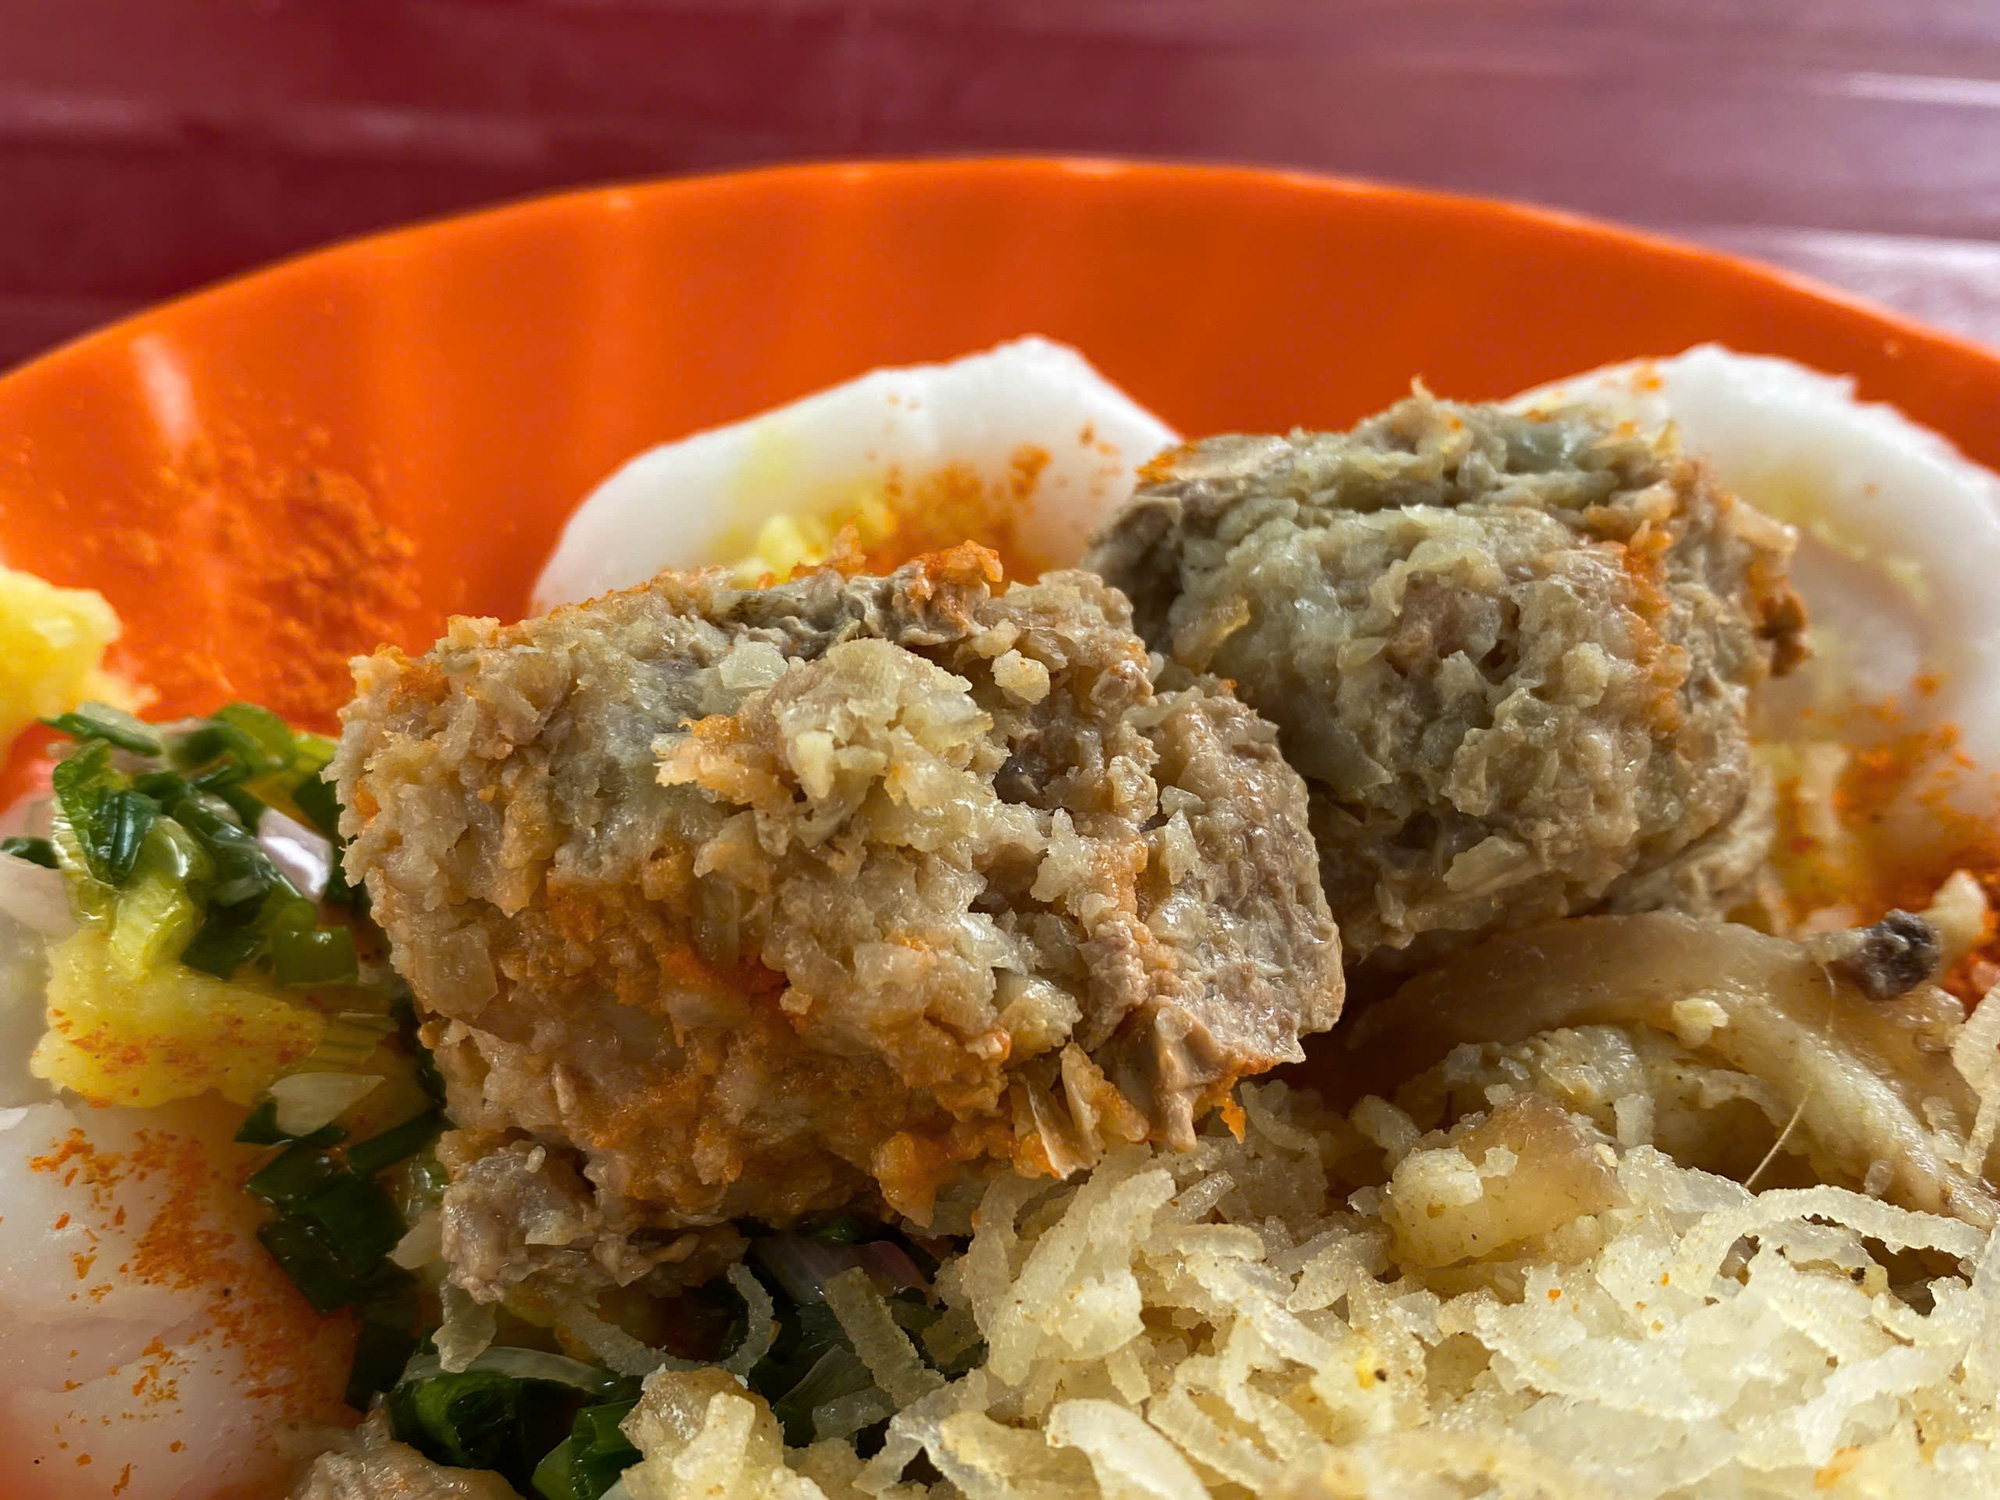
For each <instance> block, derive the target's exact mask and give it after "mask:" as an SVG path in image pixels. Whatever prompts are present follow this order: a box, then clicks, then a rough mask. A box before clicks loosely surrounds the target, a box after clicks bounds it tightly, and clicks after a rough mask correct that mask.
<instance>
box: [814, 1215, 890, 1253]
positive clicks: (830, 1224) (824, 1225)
mask: <svg viewBox="0 0 2000 1500" xmlns="http://www.w3.org/2000/svg"><path fill="white" fill-rule="evenodd" d="M803 1233H804V1234H805V1236H806V1237H807V1238H808V1239H815V1240H826V1241H828V1242H830V1243H832V1244H835V1245H858V1244H860V1243H861V1242H862V1241H863V1240H869V1239H877V1238H880V1236H881V1233H882V1228H881V1226H880V1225H879V1224H864V1223H862V1221H861V1220H859V1219H857V1218H855V1217H854V1215H853V1214H842V1215H841V1216H840V1217H838V1218H834V1219H822V1220H821V1221H820V1222H819V1223H817V1224H815V1225H813V1226H812V1227H811V1228H810V1229H807V1230H805V1231H803Z"/></svg>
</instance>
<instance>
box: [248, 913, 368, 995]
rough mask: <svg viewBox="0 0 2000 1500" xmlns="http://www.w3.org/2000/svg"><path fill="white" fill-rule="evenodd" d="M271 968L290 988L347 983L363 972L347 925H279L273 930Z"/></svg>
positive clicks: (286, 986) (279, 979) (278, 979)
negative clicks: (299, 926)
mask: <svg viewBox="0 0 2000 1500" xmlns="http://www.w3.org/2000/svg"><path fill="white" fill-rule="evenodd" d="M270 942H271V971H272V973H273V975H274V976H275V977H276V978H277V981H278V983H279V984H280V985H282V986H283V987H285V988H287V989H309V988H311V987H312V986H314V985H321V984H345V983H347V982H348V981H349V980H351V979H353V978H355V976H356V975H358V974H359V973H360V972H361V969H360V964H359V963H358V961H357V960H356V959H355V956H354V933H353V932H352V931H351V930H350V929H348V928H346V927H338V926H326V927H318V926H314V927H306V928H303V929H301V928H298V927H293V926H285V927H280V928H278V929H277V930H276V931H274V932H272V934H271V938H270Z"/></svg>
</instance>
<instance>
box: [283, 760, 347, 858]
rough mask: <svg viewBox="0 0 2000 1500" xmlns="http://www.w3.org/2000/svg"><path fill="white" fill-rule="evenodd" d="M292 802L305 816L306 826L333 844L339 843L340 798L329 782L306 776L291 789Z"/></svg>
mask: <svg viewBox="0 0 2000 1500" xmlns="http://www.w3.org/2000/svg"><path fill="white" fill-rule="evenodd" d="M292 801H293V802H294V803H296V804H297V806H298V809H299V811H300V812H302V813H304V814H305V815H306V816H305V821H306V822H307V823H308V824H310V825H311V826H312V827H314V828H317V829H318V830H319V831H320V832H321V833H323V834H325V835H326V836H327V837H328V838H329V839H332V840H333V841H334V842H336V843H338V842H339V841H340V798H339V796H338V795H337V794H336V793H335V792H334V790H333V784H332V783H331V782H328V781H325V780H323V779H322V778H320V777H318V776H308V777H307V778H306V779H305V780H304V781H301V782H300V783H299V784H298V785H297V786H296V787H294V788H292Z"/></svg>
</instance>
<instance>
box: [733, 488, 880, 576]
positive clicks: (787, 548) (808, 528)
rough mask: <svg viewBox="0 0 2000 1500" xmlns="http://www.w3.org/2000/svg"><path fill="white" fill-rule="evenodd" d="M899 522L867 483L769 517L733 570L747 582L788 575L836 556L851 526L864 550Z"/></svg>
mask: <svg viewBox="0 0 2000 1500" xmlns="http://www.w3.org/2000/svg"><path fill="white" fill-rule="evenodd" d="M896 526H897V516H896V513H895V511H894V510H893V509H891V507H890V504H889V497H888V495H887V493H885V491H884V490H883V489H881V488H880V487H872V486H863V487H860V488H857V489H856V490H854V491H853V492H852V493H849V494H846V495H842V496H841V497H840V498H839V499H838V500H837V501H834V502H832V503H830V504H828V505H826V506H824V507H815V508H814V509H813V510H810V511H806V510H788V511H780V512H779V513H778V514H777V515H774V516H771V517H769V518H768V519H767V520H765V522H764V523H763V525H761V526H760V527H758V529H757V536H756V540H755V541H753V542H752V543H751V544H750V548H749V551H748V552H747V553H746V554H745V555H743V556H742V557H739V558H738V559H737V561H736V563H735V564H734V565H733V566H732V568H731V572H733V573H734V574H735V576H736V581H737V582H738V583H741V584H744V585H746V586H747V585H751V584H755V583H756V582H757V581H758V580H759V579H761V578H767V577H768V578H789V577H790V576H791V575H792V574H793V573H795V572H797V571H798V570H799V569H800V568H811V567H817V566H818V565H819V564H820V563H823V562H825V561H826V560H827V559H828V558H830V557H832V556H833V554H834V551H835V547H836V544H837V543H838V542H839V540H840V534H841V533H842V532H843V531H852V532H853V540H854V544H855V546H856V547H857V548H858V549H859V550H860V551H862V552H864V553H865V552H869V551H871V550H873V549H874V548H877V547H879V546H881V545H882V543H884V542H886V541H887V540H888V539H889V538H890V537H891V536H893V535H894V534H895V532H896Z"/></svg>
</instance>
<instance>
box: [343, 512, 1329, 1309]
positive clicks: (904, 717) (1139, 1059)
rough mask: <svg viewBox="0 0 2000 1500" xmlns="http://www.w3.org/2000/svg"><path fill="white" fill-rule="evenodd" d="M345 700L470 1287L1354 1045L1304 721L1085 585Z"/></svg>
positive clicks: (665, 585) (349, 782) (1068, 1148)
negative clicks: (1344, 1029) (431, 1077)
mask: <svg viewBox="0 0 2000 1500" xmlns="http://www.w3.org/2000/svg"><path fill="white" fill-rule="evenodd" d="M358 678H359V695H358V696H357V698H356V699H355V701H354V702H353V704H352V705H351V706H350V707H349V708H348V710H347V712H346V719H345V731H344V734H343V737H342V740H341V745H340V750H339V754H338V756H337V758H336V761H335V774H336V776H337V778H338V782H339V787H340V792H341V797H342V801H343V803H344V805H345V807H346V809H347V810H346V813H345V816H344V818H343V825H342V827H343V832H344V833H346V834H347V835H348V836H349V837H350V838H351V840H352V842H351V843H350V844H349V845H348V848H347V853H346V860H347V867H348V869H349V871H350V872H351V873H353V874H354V875H357V876H359V877H360V878H361V879H363V880H365V882H366V884H367V889H368V892H369V895H370V898H371V900H372V902H373V905H374V912H375V915H376V917H377V919H378V920H379V921H380V923H381V925H382V926H383V928H384V930H385V931H386V932H387V933H388V935H389V937H390V940H391V942H392V944H393V947H394V959H395V962H396V965H397V967H398V969H399V970H400V972H401V973H402V974H403V975H405V976H406V977H407V978H408V980H409V982H410V984H411V985H412V987H413V988H414V990H415V994H416V998H417V1000H418V1002H419V1004H420V1007H421V1010H422V1013H423V1015H424V1017H425V1018H426V1025H425V1030H424V1035H425V1039H426V1040H427V1041H428V1042H429V1043H430V1044H431V1046H432V1047H433V1048H434V1049H435V1053H436V1058H437V1063H438V1066H439V1069H440V1070H441V1072H442V1073H443V1075H444V1077H445V1080H446V1084H447V1087H448V1090H449V1095H450V1106H451V1110H452V1114H453V1117H454V1119H455V1120H456V1122H457V1123H458V1125H459V1127H460V1131H459V1134H458V1135H457V1136H456V1137H455V1138H453V1139H452V1140H450V1141H449V1142H448V1150H447V1151H446V1152H445V1153H444V1155H445V1156H446V1158H447V1160H449V1161H450V1162H451V1163H452V1164H453V1172H454V1179H455V1180H454V1184H453V1188H452V1190H451V1191H449V1192H448V1193H447V1197H446V1205H445V1232H446V1254H447V1258H448V1259H450V1258H453V1257H454V1242H455V1240H456V1243H457V1249H458V1252H459V1253H458V1255H457V1260H458V1261H459V1262H461V1263H462V1265H461V1270H462V1271H463V1274H462V1275H461V1278H460V1279H461V1284H470V1287H471V1289H472V1290H473V1291H474V1292H475V1295H482V1296H489V1297H490V1296H497V1295H498V1294H499V1291H500V1290H501V1289H503V1288H504V1285H505V1284H506V1283H507V1281H508V1280H509V1279H510V1278H516V1279H518V1278H520V1277H522V1276H525V1275H527V1274H529V1273H530V1272H532V1271H533V1270H534V1269H535V1268H537V1267H541V1268H543V1269H551V1270H552V1269H555V1266H554V1264H553V1262H554V1261H559V1260H561V1259H563V1258H564V1255H565V1254H566V1253H567V1252H570V1251H575V1252H578V1253H585V1254H589V1255H592V1256H594V1258H595V1260H596V1263H597V1264H598V1266H599V1267H600V1268H601V1269H603V1270H605V1271H606V1272H608V1273H609V1274H611V1275H612V1276H613V1277H614V1279H617V1280H621V1281H622V1280H629V1279H632V1278H634V1277H635V1276H637V1275H639V1274H642V1273H643V1272H644V1270H645V1269H646V1267H647V1266H648V1265H649V1264H653V1263H656V1262H657V1261H658V1260H659V1259H661V1258H670V1257H671V1256H672V1255H676V1254H684V1253H688V1251H687V1250H686V1249H685V1248H683V1249H679V1250H676V1249H674V1248H673V1243H674V1242H673V1240H672V1235H671V1233H670V1232H671V1231H674V1230H678V1229H685V1228H687V1227H689V1226H699V1225H710V1224H716V1223H719V1222H721V1221H724V1220H728V1219H732V1218H736V1217H740V1216H748V1217H754V1218H759V1219H763V1220H766V1221H769V1222H773V1223H785V1222H789V1221H794V1220H797V1219H799V1218H801V1217H802V1216H808V1215H812V1214H815V1213H819V1212H823V1211H827V1210H832V1209H835V1208H840V1207H845V1206H849V1205H859V1204H878V1203H879V1202H881V1201H883V1200H886V1203H887V1205H888V1206H889V1207H891V1208H893V1209H895V1210H897V1211H899V1212H901V1213H904V1214H906V1215H909V1216H911V1217H912V1218H914V1219H917V1220H919V1221H922V1220H924V1219H925V1218H926V1216H927V1214H928V1213H929V1211H930V1206H931V1203H932V1196H933V1193H934V1191H935V1190H936V1188H937V1187H938V1186H939V1185H940V1184H941V1183H942V1182H944V1181H946V1180H947V1179H948V1178H950V1177H951V1176H952V1175H954V1174H955V1173H957V1172H959V1171H961V1170H964V1168H965V1166H966V1164H969V1163H974V1162H978V1161H982V1160H988V1161H999V1162H1013V1163H1014V1164H1016V1165H1017V1166H1019V1167H1021V1168H1022V1169H1024V1170H1030V1171H1046V1170H1051V1169H1053V1170H1056V1171H1063V1172H1066V1171H1068V1170H1071V1169H1073V1168H1075V1167H1078V1166H1081V1165H1084V1164H1087V1163H1089V1162H1091V1161H1094V1160H1095V1159H1096V1158H1097V1157H1098V1155H1100V1154H1101V1153H1102V1151H1104V1150H1105V1149H1107V1148H1108V1147H1110V1146H1112V1145H1115V1144H1116V1143H1118V1142H1120V1141H1128V1140H1139V1139H1155V1140H1166V1141H1172V1142H1179V1143H1188V1142H1191V1140H1192V1139H1193V1131H1194V1126H1195V1122H1196V1121H1197V1120H1198V1119H1199V1118H1200V1117H1201V1116H1203V1115H1204V1114H1205V1113H1207V1112H1208V1111H1210V1110H1211V1109H1214V1108H1217V1107H1230V1106H1229V1091H1230V1088H1231V1086H1232V1085H1233V1083H1234V1081H1235V1080H1236V1079H1237V1078H1238V1077H1239V1076H1241V1075H1243V1074H1247V1073H1254V1072H1257V1071H1260V1070H1262V1069H1265V1068H1268V1067H1270V1066H1272V1065H1274V1064H1276V1063H1278V1062H1281V1061H1285V1060H1289V1059H1295V1058H1297V1057H1299V1056H1300V1055H1301V1054H1300V1049H1299V1044H1298V1038H1299V1036H1300V1034H1301V1033H1302V1032H1311V1031H1316V1030H1320V1029H1323V1028H1324V1027H1326V1026H1328V1025H1330V1024H1332V1022H1333V1020H1334V1018H1335V1016H1336V1015H1337V1014H1338V1012H1339V1009H1340V1002H1341V996H1342V986H1343V981H1342V977H1341V964H1340V948H1339V938H1338V935H1337V932H1336V930H1335V928H1334V925H1333V923H1332V921H1331V919H1330V917H1329V915H1328V912H1327V906H1326V900H1325V897H1324V895H1323V894H1322V892H1321V889H1320V884H1319V879H1318V875H1317V870H1316V863H1315V856H1314V852H1313V843H1312V836H1311V832H1310V829H1309V825H1308V814H1307V801H1306V793H1305V787H1304V784H1303V783H1302V782H1301V780H1300V779H1299V777H1298V775H1297V773H1296V772H1294V771H1293V770H1292V769H1291V768H1290V767H1289V766H1288V765H1286V763H1285V762H1284V760H1283V758H1282V757H1281V756H1280V754H1279V751H1278V744H1277V734H1276V731H1275V730H1274V729H1273V728H1272V727H1271V725H1270V724H1268V723H1267V722H1266V721H1265V720H1263V719H1262V718H1260V717H1259V716H1258V715H1257V714H1255V713H1253V712H1252V711H1251V710H1249V709H1248V708H1246V707H1245V706H1244V705H1243V704H1242V703H1241V702H1239V701H1238V700H1237V699H1236V698H1235V697H1234V696H1233V695H1231V694H1230V693H1229V691H1228V690H1227V688H1226V686H1225V685H1223V684H1221V683H1219V682H1218V681H1216V680H1215V679H1213V678H1203V677H1196V676H1193V675H1191V674H1186V673H1181V672H1179V671H1178V670H1177V669H1174V668H1171V667H1166V668H1162V667H1161V665H1160V663H1159V662H1158V660H1157V658H1155V659H1151V660H1149V657H1148V654H1147V651H1146V648H1145V646H1144V644H1143V643H1142V642H1141V641H1140V640H1139V638H1138V637H1137V636H1136V635H1135V634H1134V633H1133V632H1132V630H1131V627H1130V622H1129V615H1128V611H1127V608H1126V604H1125V601H1124V600H1123V598H1122V597H1121V596H1119V595H1118V594H1116V593H1115V592H1113V591H1112V590H1110V589H1108V588H1106V587H1105V586H1104V585H1103V584H1102V583H1101V582H1100V581H1099V580H1098V579H1097V578H1095V577H1093V576H1091V575H1089V574H1084V573H1059V574H1051V575H1049V576H1047V577H1045V578H1044V579H1043V580H1042V581H1040V582H1039V583H1035V584H1031V585H1023V584H1015V585H1013V586H1012V587H1008V588H1003V587H1001V586H1000V571H999V568H998V565H997V563H996V562H995V560H994V559H993V557H992V555H991V554H990V553H986V552H984V551H982V550H980V549H978V548H974V547H969V546H968V547H962V548H958V549H956V550H955V551H953V552H950V553H944V554H939V555H937V556H935V557H932V558H928V559H923V560H920V561H919V562H917V563H913V564H910V565H909V566H906V567H904V568H903V569H901V570H900V571H898V572H896V573H894V574H893V575H891V576H888V577H885V578H867V577H857V578H844V577H842V576H840V575H839V574H837V573H835V572H832V571H825V572H820V573H816V574H813V575H810V576H807V577H804V578H802V579H798V580H795V581H792V582H789V583H785V584H781V585H777V586H774V587H770V588H766V589H762V590H756V589H749V590H746V589H740V588H735V587H732V586H730V585H728V584H727V583H726V582H725V581H724V579H723V576H722V575H721V574H719V573H709V574H695V575H675V574H663V575H661V576H660V577H659V578H657V579H655V580H654V581H653V582H652V583H651V584H649V585H647V586H645V587H642V588H638V589H633V590H630V591H627V592H623V593H617V594H611V595H607V596H605V597H604V598H601V599H598V600H595V601H593V602H592V603H590V604H587V605H582V606H576V607H571V608H565V609H560V610H557V611H556V612H555V613H553V614H551V615H548V616H545V617H542V618H539V619H533V620H528V621H524V622H522V623H520V624H518V625H510V626H501V625H499V624H497V623H496V622H494V621H492V620H472V619H464V620H458V621H455V622H454V623H453V625H452V627H451V630H450V633H449V634H448V635H446V637H445V638H444V639H443V640H441V641H440V642H439V643H438V644H437V645H436V647H435V648H433V649H432V650H431V651H430V652H429V653H428V654H426V655H425V656H423V657H420V658H416V659H412V658H410V657H408V656H406V655H404V654H402V653H400V652H397V651H393V650H392V651H384V652H382V653H379V654H377V655H376V656H374V657H372V658H369V659H367V660H365V661H363V662H361V663H359V665H358ZM455 1205H456V1208H457V1209H458V1210H459V1211H458V1212H457V1215H456V1218H454V1207H455ZM682 1238H683V1240H686V1239H687V1237H686V1236H683V1237H682ZM474 1259H476V1260H477V1262H478V1269H477V1270H474V1269H472V1261H473V1260H474ZM565 1274H568V1273H565Z"/></svg>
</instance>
